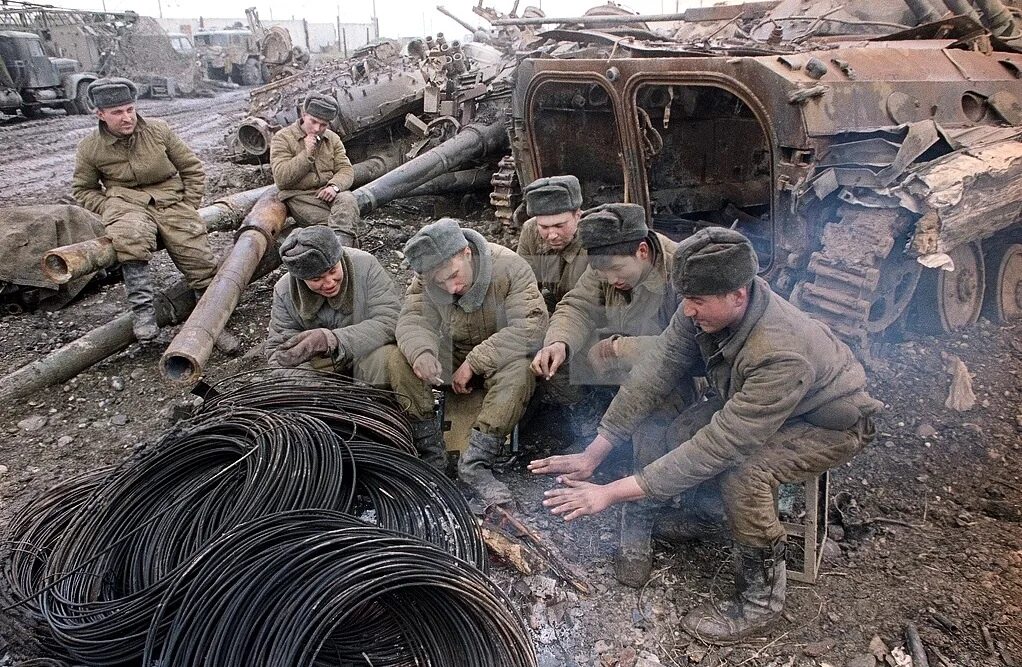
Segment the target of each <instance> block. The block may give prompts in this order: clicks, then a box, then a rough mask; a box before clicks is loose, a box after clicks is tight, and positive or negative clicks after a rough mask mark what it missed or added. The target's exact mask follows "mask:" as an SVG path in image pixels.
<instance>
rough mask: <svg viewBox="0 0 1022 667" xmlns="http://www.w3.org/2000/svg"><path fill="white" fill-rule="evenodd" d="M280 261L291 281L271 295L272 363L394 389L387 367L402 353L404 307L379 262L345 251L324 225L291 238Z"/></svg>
mask: <svg viewBox="0 0 1022 667" xmlns="http://www.w3.org/2000/svg"><path fill="white" fill-rule="evenodd" d="M280 258H281V260H282V261H283V263H284V266H285V267H286V268H287V274H285V275H284V276H282V277H281V278H280V280H278V281H277V284H276V285H275V286H274V288H273V307H272V310H271V312H270V330H269V334H268V335H267V337H266V348H265V352H266V356H267V358H268V360H269V363H270V364H271V365H274V366H283V367H285V368H293V367H295V366H299V365H304V366H307V367H311V368H315V369H319V370H331V371H337V372H340V373H345V374H348V375H351V376H352V377H354V378H355V379H357V380H361V381H363V382H365V383H366V384H370V385H373V386H376V387H389V385H390V382H389V378H388V376H387V359H388V356H389V355H390V354H391V353H392V352H394V351H396V350H397V348H396V346H395V345H394V327H395V326H396V325H397V316H398V313H399V312H400V311H401V302H400V301H399V299H398V296H397V290H396V288H395V286H394V282H393V281H392V280H391V278H390V275H389V274H388V273H387V272H386V271H385V270H384V269H383V267H382V266H380V263H379V262H378V261H377V260H376V258H375V257H373V256H372V255H370V254H369V253H367V252H362V251H361V250H355V249H354V248H344V247H342V246H341V242H340V241H339V240H338V239H337V236H336V234H334V233H333V232H332V231H331V230H330V229H329V228H327V227H324V226H322V225H316V226H314V227H307V228H305V229H299V230H296V231H294V232H292V233H291V235H290V236H288V237H287V239H286V240H285V241H284V243H283V244H281V247H280Z"/></svg>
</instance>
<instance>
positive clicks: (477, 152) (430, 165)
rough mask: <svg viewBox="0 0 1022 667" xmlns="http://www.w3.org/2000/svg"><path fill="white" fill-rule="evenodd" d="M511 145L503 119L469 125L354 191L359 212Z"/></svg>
mask: <svg viewBox="0 0 1022 667" xmlns="http://www.w3.org/2000/svg"><path fill="white" fill-rule="evenodd" d="M507 144H508V137H507V130H506V129H505V128H504V123H503V122H501V121H498V122H495V123H492V124H490V125H483V124H480V123H473V124H471V125H466V126H465V127H463V128H462V129H461V132H459V133H458V134H457V135H456V136H454V137H453V138H451V139H448V140H447V141H445V142H444V143H442V144H440V145H439V146H437V147H435V148H431V149H430V150H428V151H426V152H425V153H423V154H422V155H420V156H418V157H417V158H415V159H413V160H409V161H408V162H405V163H404V164H403V165H401V166H400V167H398V168H397V169H394V170H393V171H391V172H388V173H387V174H385V175H383V176H381V177H380V178H378V179H376V180H375V181H373V182H372V183H369V184H367V185H363V186H362V187H360V188H358V189H357V190H354V191H353V192H352V194H354V195H355V200H356V201H357V202H358V207H359V212H360V213H363V214H365V213H368V212H369V211H373V210H375V209H376V208H378V207H380V206H383V205H384V204H386V203H388V202H391V201H394V200H395V199H397V198H398V197H403V196H404V195H405V194H407V193H408V192H411V191H412V190H414V189H415V188H417V187H419V186H420V185H422V184H423V183H426V182H428V181H431V180H433V179H434V178H436V177H437V176H441V175H443V174H446V173H449V172H451V171H454V170H455V169H457V168H458V167H460V166H461V165H462V164H464V163H465V162H468V161H469V160H474V159H475V158H478V157H483V156H484V155H488V154H490V153H493V152H494V151H498V150H504V149H505V148H506V147H507Z"/></svg>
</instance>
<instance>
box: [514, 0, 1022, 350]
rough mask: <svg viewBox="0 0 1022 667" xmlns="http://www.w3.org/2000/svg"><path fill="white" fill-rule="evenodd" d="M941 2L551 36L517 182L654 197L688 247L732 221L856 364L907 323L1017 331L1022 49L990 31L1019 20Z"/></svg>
mask: <svg viewBox="0 0 1022 667" xmlns="http://www.w3.org/2000/svg"><path fill="white" fill-rule="evenodd" d="M936 2H939V0H936ZM936 2H935V0H913V1H912V2H909V3H908V5H911V6H912V10H910V9H909V7H908V5H906V4H902V3H901V2H900V1H894V0H892V1H888V2H875V1H872V0H871V1H869V2H866V1H864V0H852V1H849V2H844V3H842V4H841V5H838V4H836V3H832V2H830V1H829V0H819V1H817V2H808V1H801V0H783V1H782V2H765V3H764V2H761V3H749V4H747V5H731V6H718V7H711V8H705V9H691V10H688V11H687V12H685V14H684V19H685V20H684V22H682V23H681V24H679V25H677V26H676V27H675V28H674V29H673V32H672V33H671V34H669V35H666V36H665V35H664V34H663V30H661V33H660V34H657V33H654V32H653V31H652V30H651V29H650V26H648V25H646V24H644V23H641V17H634V16H633V17H626V18H623V19H622V18H615V17H591V18H588V19H585V20H582V21H578V22H574V23H567V24H564V25H561V26H559V27H558V28H556V29H553V30H548V31H546V32H544V33H540V37H541V38H545V40H546V42H545V43H544V44H543V45H541V46H539V47H538V48H537V49H536V50H535V51H534V53H533V57H528V58H526V59H525V60H523V61H522V63H521V64H520V65H519V67H518V73H517V77H516V81H517V85H516V88H515V91H514V104H513V123H512V126H511V141H512V149H513V156H514V163H515V166H516V169H517V171H518V175H519V177H520V179H521V182H523V183H528V182H530V181H532V180H533V179H535V178H540V177H544V176H552V175H555V174H575V175H576V176H578V177H579V180H580V181H581V182H582V184H583V188H584V202H585V205H586V206H592V205H596V204H600V203H604V202H613V201H630V202H635V203H638V204H641V205H643V206H644V207H646V209H647V210H648V212H649V214H650V216H651V220H652V222H653V226H654V227H655V228H656V229H658V230H661V231H663V232H665V233H667V234H669V235H671V236H673V237H675V238H681V237H684V236H687V235H689V234H691V233H692V232H694V231H695V230H698V229H699V228H701V227H704V226H706V225H728V226H730V225H733V224H737V227H738V228H739V229H740V230H741V231H743V232H744V233H746V234H747V235H748V236H749V237H750V238H751V239H752V240H753V242H754V244H755V247H756V250H757V252H758V254H759V259H760V264H761V275H762V276H763V277H764V278H766V279H767V280H769V281H770V283H771V284H772V285H773V286H774V287H775V288H776V289H777V290H778V291H779V292H781V293H782V294H785V295H789V296H790V297H791V299H792V300H793V301H794V302H795V303H797V304H799V305H800V306H801V307H802V308H803V309H805V310H807V311H808V312H810V313H811V314H813V315H814V316H815V317H817V318H819V319H821V320H823V321H825V322H827V323H828V324H829V325H830V326H831V327H832V328H833V329H834V331H835V332H836V333H838V334H839V335H841V336H842V337H843V338H845V339H846V340H848V341H850V342H851V343H853V344H854V345H855V346H857V347H858V348H859V349H860V350H861V351H865V352H868V348H869V344H870V342H872V341H874V340H876V339H877V337H878V336H879V334H882V333H883V332H884V331H886V330H888V329H890V328H892V327H895V325H897V326H901V325H902V324H904V323H905V322H906V320H911V321H912V322H913V324H915V325H919V326H921V327H923V328H926V329H928V330H930V331H935V332H951V331H957V330H959V329H962V328H964V327H966V326H969V325H970V324H972V323H974V322H975V321H976V319H977V318H978V317H979V315H980V313H981V312H982V311H985V312H986V313H987V314H988V315H989V316H990V317H991V319H993V320H994V321H997V322H1004V321H1009V320H1018V319H1019V318H1020V317H1022V228H1020V224H1019V217H1018V216H1019V213H1020V210H1022V141H1020V137H1022V81H1020V80H1019V77H1020V76H1022V55H1020V53H1019V49H1018V47H1019V46H1020V43H1019V42H1010V41H1004V40H1003V39H1001V38H998V37H997V36H996V35H1005V36H1008V37H1010V36H1013V35H1018V34H1019V29H1020V28H1022V23H1019V22H1018V20H1017V19H1016V18H1014V17H1013V16H1012V15H1011V14H1010V13H1008V11H1007V10H1006V9H1005V8H1004V6H1003V5H1002V4H1001V3H1000V2H999V1H997V0H981V1H979V2H977V3H976V4H975V6H974V5H971V4H969V3H967V2H964V1H955V0H948V2H947V5H948V6H947V7H945V6H944V5H943V4H942V3H941V4H940V6H939V7H937V6H936ZM931 4H932V6H931ZM543 21H549V19H545V20H543ZM530 22H531V23H536V22H538V20H537V21H530V20H529V19H505V20H498V21H495V22H494V23H495V24H496V25H527V24H529V23H530ZM1005 22H1008V24H1009V25H1007V26H1006V25H1005ZM941 269H944V270H941Z"/></svg>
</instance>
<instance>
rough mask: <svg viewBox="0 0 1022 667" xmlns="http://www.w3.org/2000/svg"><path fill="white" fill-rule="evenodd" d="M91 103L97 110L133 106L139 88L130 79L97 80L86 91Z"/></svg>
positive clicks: (110, 78)
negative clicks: (123, 105) (126, 105)
mask: <svg viewBox="0 0 1022 667" xmlns="http://www.w3.org/2000/svg"><path fill="white" fill-rule="evenodd" d="M85 94H86V95H87V96H88V98H89V101H90V102H92V105H93V106H94V107H96V108H97V109H109V108H111V107H119V106H121V105H122V104H131V103H132V102H134V101H135V98H137V97H138V87H137V86H136V85H135V84H134V83H132V82H131V81H130V80H129V79H125V78H123V77H119V76H113V77H107V78H103V79H96V80H95V81H93V82H92V83H90V84H89V87H88V88H87V89H86V90H85Z"/></svg>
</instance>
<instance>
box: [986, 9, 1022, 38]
mask: <svg viewBox="0 0 1022 667" xmlns="http://www.w3.org/2000/svg"><path fill="white" fill-rule="evenodd" d="M976 5H977V6H978V7H979V11H980V12H982V13H983V25H984V26H985V27H986V28H987V29H988V30H990V32H992V33H993V34H994V35H995V36H996V37H1002V38H1006V39H1015V38H1017V37H1018V35H1017V34H1015V33H1016V30H1015V21H1014V20H1013V19H1012V16H1011V12H1010V11H1008V8H1007V7H1005V6H1004V3H1003V2H1001V0H976Z"/></svg>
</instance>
